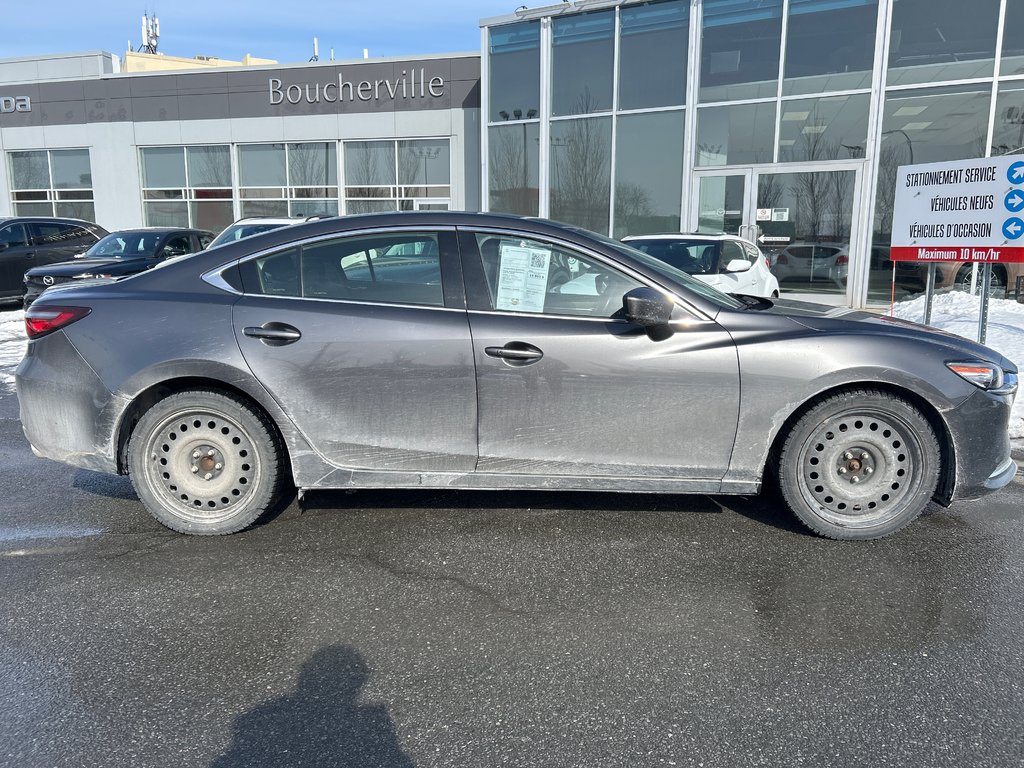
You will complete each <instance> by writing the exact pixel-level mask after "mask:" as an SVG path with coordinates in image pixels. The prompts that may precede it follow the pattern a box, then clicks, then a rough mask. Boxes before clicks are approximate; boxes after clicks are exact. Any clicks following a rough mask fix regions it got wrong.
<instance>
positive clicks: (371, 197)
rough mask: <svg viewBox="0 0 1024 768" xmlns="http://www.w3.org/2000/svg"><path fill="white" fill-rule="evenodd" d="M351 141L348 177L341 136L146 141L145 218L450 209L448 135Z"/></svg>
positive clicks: (211, 226)
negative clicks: (207, 142)
mask: <svg viewBox="0 0 1024 768" xmlns="http://www.w3.org/2000/svg"><path fill="white" fill-rule="evenodd" d="M343 144H344V147H343V149H344V152H345V162H344V166H345V167H344V170H343V180H342V183H341V184H339V179H338V176H339V162H338V142H336V141H313V142H297V143H273V144H237V145H233V146H232V145H228V144H217V145H197V146H170V147H142V148H141V149H140V150H139V155H140V168H141V175H142V197H143V216H144V221H145V223H146V224H147V225H149V226H182V227H188V226H192V227H199V228H200V229H208V230H211V231H213V232H219V231H220V230H221V229H223V228H224V227H225V226H227V225H228V224H230V223H231V222H232V221H234V220H235V219H238V218H241V217H246V216H261V217H263V216H272V217H288V216H291V217H296V216H336V215H338V213H340V212H342V210H344V212H345V213H369V212H373V211H394V210H413V209H434V210H437V209H447V208H448V207H449V204H450V200H451V163H452V159H451V149H450V147H449V139H448V138H441V139H403V140H395V139H389V140H383V141H352V142H344V143H343ZM81 151H85V150H81ZM232 153H234V154H235V168H234V170H233V168H232ZM12 154H26V153H12ZM29 154H30V153H29ZM43 154H44V155H45V153H43ZM86 159H88V155H86ZM45 160H46V158H45V157H43V158H41V159H40V158H34V159H32V160H31V162H32V163H34V165H33V166H32V169H31V172H32V173H34V174H35V176H37V177H39V178H40V179H41V178H42V174H43V173H44V172H45V169H46V164H45ZM26 163H28V160H26V161H24V162H23V163H22V166H24V170H22V171H19V173H22V175H25V174H28V173H29V172H30V169H29V167H28V165H27V164H26ZM22 166H18V167H19V168H21V167H22ZM58 167H60V168H63V167H64V166H58ZM62 172H63V171H62ZM26 178H27V177H26ZM57 178H63V177H61V176H59V175H58V177H57ZM534 188H536V181H534ZM342 191H343V192H344V194H343V195H342ZM89 196H90V199H91V196H92V194H91V190H90V192H89ZM90 205H91V203H90ZM48 215H49V214H48Z"/></svg>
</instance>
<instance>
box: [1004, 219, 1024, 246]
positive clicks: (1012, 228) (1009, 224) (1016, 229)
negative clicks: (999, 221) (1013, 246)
mask: <svg viewBox="0 0 1024 768" xmlns="http://www.w3.org/2000/svg"><path fill="white" fill-rule="evenodd" d="M1003 234H1004V235H1005V236H1006V238H1007V239H1008V240H1016V239H1017V238H1018V237H1020V236H1021V235H1024V221H1022V220H1021V219H1018V218H1017V217H1016V216H1014V217H1013V218H1010V219H1007V220H1006V221H1004V222H1003Z"/></svg>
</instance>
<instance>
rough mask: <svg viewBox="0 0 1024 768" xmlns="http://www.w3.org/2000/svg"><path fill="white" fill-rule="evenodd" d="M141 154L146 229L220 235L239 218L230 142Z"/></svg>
mask: <svg viewBox="0 0 1024 768" xmlns="http://www.w3.org/2000/svg"><path fill="white" fill-rule="evenodd" d="M139 154H140V160H141V166H142V199H143V214H144V217H145V222H146V224H147V225H149V226H152V227H198V228H200V229H207V230H210V231H211V232H219V231H220V230H221V229H223V228H224V227H226V226H227V225H228V224H230V223H231V222H232V221H233V220H234V215H233V208H232V192H231V150H230V147H228V146H227V145H226V144H215V145H209V146H180V147H143V148H142V149H141V150H139Z"/></svg>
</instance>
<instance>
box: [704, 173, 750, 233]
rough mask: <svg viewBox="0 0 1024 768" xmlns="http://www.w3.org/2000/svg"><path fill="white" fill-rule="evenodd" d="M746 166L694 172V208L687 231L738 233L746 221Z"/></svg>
mask: <svg viewBox="0 0 1024 768" xmlns="http://www.w3.org/2000/svg"><path fill="white" fill-rule="evenodd" d="M753 175H754V173H753V171H752V170H751V169H749V168H746V169H740V170H730V171H721V172H707V171H698V172H696V173H695V174H694V179H693V198H692V199H693V200H694V211H693V216H691V225H690V228H691V231H693V232H702V233H708V234H717V233H720V232H724V233H725V234H728V235H738V234H740V231H741V229H742V228H744V227H746V226H747V225H748V224H749V223H750V221H749V216H748V212H749V211H750V200H749V196H750V190H751V187H752V184H751V179H752V178H753Z"/></svg>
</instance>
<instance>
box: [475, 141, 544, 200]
mask: <svg viewBox="0 0 1024 768" xmlns="http://www.w3.org/2000/svg"><path fill="white" fill-rule="evenodd" d="M539 148H540V124H539V123H537V122H532V123H527V122H520V123H513V124H511V125H494V126H491V127H490V128H489V129H488V133H487V157H488V165H487V181H488V187H489V191H488V204H487V210H489V211H495V212H497V213H514V214H517V215H519V216H536V215H537V210H538V208H537V203H538V193H539V186H540V185H539V183H538V179H539V177H540V162H539V159H538V151H539Z"/></svg>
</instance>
